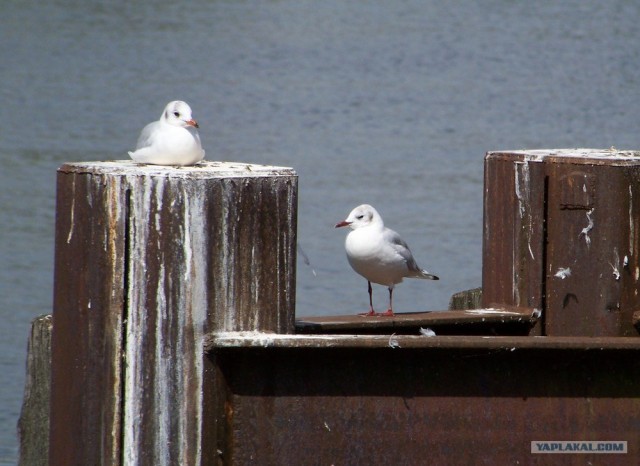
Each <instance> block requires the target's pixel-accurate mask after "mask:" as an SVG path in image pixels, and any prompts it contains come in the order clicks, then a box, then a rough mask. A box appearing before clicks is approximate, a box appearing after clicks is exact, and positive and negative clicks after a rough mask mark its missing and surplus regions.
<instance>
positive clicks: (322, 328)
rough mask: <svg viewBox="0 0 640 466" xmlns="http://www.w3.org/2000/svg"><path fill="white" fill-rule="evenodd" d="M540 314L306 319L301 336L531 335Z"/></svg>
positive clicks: (511, 311) (409, 314)
mask: <svg viewBox="0 0 640 466" xmlns="http://www.w3.org/2000/svg"><path fill="white" fill-rule="evenodd" d="M539 315H540V312H539V311H536V310H535V309H531V308H511V309H495V308H494V309H468V310H460V311H432V312H405V313H397V314H395V315H394V316H392V317H389V316H361V315H348V316H328V317H303V318H299V319H297V320H296V331H297V332H298V333H393V332H396V333H405V334H407V333H408V334H411V333H413V334H419V333H420V330H421V329H423V328H429V329H431V330H433V331H435V332H436V334H437V335H450V334H453V335H527V334H528V333H529V330H530V329H531V327H533V326H534V325H535V323H536V321H537V320H538V317H539Z"/></svg>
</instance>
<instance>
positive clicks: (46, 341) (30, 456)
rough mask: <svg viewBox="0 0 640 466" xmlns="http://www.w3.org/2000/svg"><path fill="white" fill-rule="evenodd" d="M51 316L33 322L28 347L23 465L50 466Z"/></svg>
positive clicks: (22, 415) (22, 426) (20, 424)
mask: <svg viewBox="0 0 640 466" xmlns="http://www.w3.org/2000/svg"><path fill="white" fill-rule="evenodd" d="M50 377H51V316H50V315H44V316H40V317H37V318H35V319H33V321H32V322H31V334H30V335H29V343H28V347H27V377H26V381H25V387H24V399H23V401H22V412H21V413H20V420H19V421H18V433H19V436H20V461H19V463H18V464H19V466H46V465H47V464H48V461H49V397H50V393H49V392H50V386H51V384H50Z"/></svg>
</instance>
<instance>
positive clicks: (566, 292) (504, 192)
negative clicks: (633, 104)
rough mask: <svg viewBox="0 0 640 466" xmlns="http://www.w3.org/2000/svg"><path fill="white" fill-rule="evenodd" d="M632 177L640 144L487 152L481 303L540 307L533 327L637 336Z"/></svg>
mask: <svg viewBox="0 0 640 466" xmlns="http://www.w3.org/2000/svg"><path fill="white" fill-rule="evenodd" d="M639 180H640V152H634V151H619V150H616V149H613V148H612V149H610V150H597V149H555V150H554V149H552V150H529V151H508V152H489V153H488V154H487V155H486V158H485V199H484V201H485V202H484V215H485V221H484V253H483V278H482V292H483V294H482V299H483V305H484V306H486V307H489V306H492V305H496V304H497V305H507V306H508V305H512V306H529V307H534V308H537V309H540V310H541V311H542V319H541V323H542V325H541V326H538V328H537V333H538V334H544V335H553V336H559V335H566V336H635V335H637V332H636V330H635V329H634V327H633V314H634V312H636V311H637V310H638V309H640V295H639V294H638V284H639V281H640V202H639V201H638V199H639V198H640V183H639V182H638V181H639Z"/></svg>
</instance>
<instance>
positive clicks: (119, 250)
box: [50, 161, 297, 465]
mask: <svg viewBox="0 0 640 466" xmlns="http://www.w3.org/2000/svg"><path fill="white" fill-rule="evenodd" d="M296 204H297V176H296V174H295V172H294V171H293V170H292V169H289V168H282V167H269V166H259V165H247V164H233V163H218V162H206V163H201V164H199V165H197V166H194V167H184V168H179V169H177V168H173V167H158V166H139V165H136V164H134V163H132V162H128V161H127V162H95V163H94V162H91V163H78V164H68V165H64V166H62V167H61V168H60V169H59V170H58V180H57V217H56V242H55V244H56V256H55V283H54V313H53V325H54V331H53V341H52V353H53V363H52V394H51V396H52V398H51V431H50V432H51V447H50V464H52V465H62V464H64V465H74V464H77V465H80V464H92V465H99V464H103V465H113V464H153V465H174V464H194V465H197V464H205V463H207V462H205V461H204V460H203V457H202V455H203V453H202V439H203V437H204V436H208V435H211V433H212V432H213V431H215V429H216V427H215V423H216V422H217V421H216V419H204V418H203V406H204V405H206V404H207V403H208V402H209V401H208V400H207V395H206V393H209V392H212V391H213V389H212V388H211V387H209V385H211V384H213V383H215V377H214V376H213V372H214V368H212V366H211V362H210V359H209V358H205V357H204V356H203V349H202V343H203V335H205V334H206V333H208V332H212V331H255V330H262V331H270V332H277V333H290V332H293V329H294V315H295V259H296Z"/></svg>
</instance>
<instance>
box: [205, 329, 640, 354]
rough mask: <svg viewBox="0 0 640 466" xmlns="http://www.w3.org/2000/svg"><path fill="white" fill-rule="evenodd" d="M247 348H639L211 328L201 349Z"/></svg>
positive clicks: (605, 342) (599, 341) (633, 346)
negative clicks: (281, 332) (216, 329)
mask: <svg viewBox="0 0 640 466" xmlns="http://www.w3.org/2000/svg"><path fill="white" fill-rule="evenodd" d="M221 348H224V349H232V348H238V349H248V348H289V349H296V348H362V349H365V348H369V349H371V348H392V349H395V348H423V349H429V348H431V349H433V348H439V349H446V348H450V349H454V350H455V349H478V350H486V351H488V350H491V351H493V350H500V351H508V352H514V351H518V350H521V349H527V350H546V351H549V350H582V351H596V352H601V351H613V350H631V351H640V340H639V339H638V338H635V337H541V336H534V337H523V336H498V337H493V336H491V337H490V336H477V335H474V336H457V335H455V336H454V335H445V336H437V335H436V336H432V337H429V336H417V335H398V334H380V335H363V334H351V335H328V334H322V335H283V334H278V333H265V332H213V333H210V334H208V335H206V336H205V339H204V349H205V352H215V351H216V350H217V349H221Z"/></svg>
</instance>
